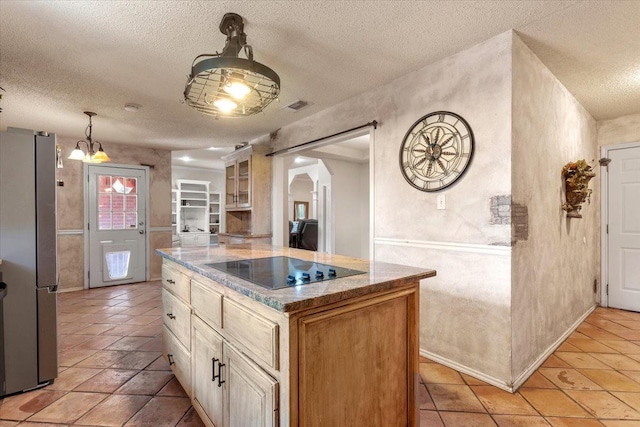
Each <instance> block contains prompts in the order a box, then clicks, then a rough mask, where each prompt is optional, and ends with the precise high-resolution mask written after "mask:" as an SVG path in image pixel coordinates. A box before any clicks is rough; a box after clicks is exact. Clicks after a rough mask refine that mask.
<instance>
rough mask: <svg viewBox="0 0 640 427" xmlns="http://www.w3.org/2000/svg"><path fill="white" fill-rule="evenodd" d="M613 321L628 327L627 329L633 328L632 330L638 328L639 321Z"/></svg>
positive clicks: (639, 325) (639, 328)
mask: <svg viewBox="0 0 640 427" xmlns="http://www.w3.org/2000/svg"><path fill="white" fill-rule="evenodd" d="M615 323H617V324H618V325H622V326H624V327H625V328H629V329H633V330H636V331H638V330H640V322H638V321H633V320H616V321H615Z"/></svg>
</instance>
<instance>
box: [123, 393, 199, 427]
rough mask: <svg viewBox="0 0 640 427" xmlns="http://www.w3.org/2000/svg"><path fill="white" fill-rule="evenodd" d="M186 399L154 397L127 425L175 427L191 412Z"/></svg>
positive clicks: (135, 426) (189, 404) (131, 426)
mask: <svg viewBox="0 0 640 427" xmlns="http://www.w3.org/2000/svg"><path fill="white" fill-rule="evenodd" d="M190 406H191V403H190V402H189V399H187V398H186V397H154V398H152V399H151V400H150V401H149V402H148V403H147V404H146V405H145V406H144V407H143V408H142V409H141V410H140V411H139V412H138V413H136V414H135V415H134V416H133V417H132V418H131V419H130V420H129V421H128V422H127V423H126V424H125V425H126V426H130V427H142V426H145V427H147V426H148V427H165V426H166V427H173V426H175V425H176V424H177V423H178V421H180V419H181V418H182V416H183V415H184V414H185V413H186V412H187V411H188V410H189V407H190Z"/></svg>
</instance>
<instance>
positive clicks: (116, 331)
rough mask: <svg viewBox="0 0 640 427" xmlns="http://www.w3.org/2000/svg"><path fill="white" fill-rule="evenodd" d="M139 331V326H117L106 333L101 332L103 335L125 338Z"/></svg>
mask: <svg viewBox="0 0 640 427" xmlns="http://www.w3.org/2000/svg"><path fill="white" fill-rule="evenodd" d="M139 329H140V326H138V325H118V326H116V327H115V328H111V329H109V330H108V331H106V332H103V335H118V336H120V337H126V336H128V335H129V334H131V333H134V332H136V331H137V330H139Z"/></svg>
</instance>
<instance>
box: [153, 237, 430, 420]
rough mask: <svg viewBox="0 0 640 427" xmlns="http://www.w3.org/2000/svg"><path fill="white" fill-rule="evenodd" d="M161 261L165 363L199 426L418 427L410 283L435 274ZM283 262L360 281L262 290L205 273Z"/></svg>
mask: <svg viewBox="0 0 640 427" xmlns="http://www.w3.org/2000/svg"><path fill="white" fill-rule="evenodd" d="M158 253H159V254H160V255H162V256H163V257H164V259H163V308H164V311H165V315H164V316H163V317H164V323H165V326H164V349H163V354H164V357H165V359H166V360H167V361H168V362H169V363H170V364H171V368H172V369H173V371H174V373H175V375H176V377H177V378H178V380H179V381H180V383H181V384H182V385H183V387H184V389H185V391H186V392H187V394H188V395H189V396H190V397H191V400H192V403H193V405H194V407H195V408H196V410H197V411H198V413H199V415H200V417H201V418H202V420H203V422H204V423H205V424H206V425H208V426H215V427H231V426H234V427H246V426H269V427H271V426H328V425H330V426H342V425H345V426H346V425H349V426H367V427H369V426H384V427H387V426H408V425H409V426H415V425H417V422H418V418H417V408H416V406H415V391H414V390H415V387H416V386H417V385H418V381H419V380H418V375H419V374H418V342H417V340H418V331H417V326H418V283H419V280H420V279H423V278H426V277H431V276H433V275H435V272H434V271H432V270H422V269H416V268H412V267H404V266H398V265H392V264H382V263H369V261H362V260H355V259H354V258H346V257H338V256H330V255H326V254H317V253H316V254H313V253H309V252H308V251H300V250H296V249H289V248H274V247H272V246H269V245H228V246H227V245H225V246H220V247H217V248H216V247H211V248H206V249H205V248H202V249H180V248H174V249H162V250H159V251H158ZM309 254H311V255H309ZM279 255H284V256H290V257H297V258H304V257H306V258H307V259H315V260H316V261H318V262H326V263H333V264H334V265H339V266H344V267H346V268H354V269H359V270H361V271H365V270H366V274H362V275H360V276H351V277H345V278H340V279H336V280H330V281H326V282H322V283H318V284H310V285H303V286H299V287H298V288H300V289H297V290H295V289H293V288H287V289H280V290H267V289H264V288H261V287H260V286H257V285H254V284H252V283H250V282H246V281H244V280H242V279H239V278H235V277H233V276H231V275H228V274H226V273H223V272H222V271H218V270H215V269H213V268H210V267H207V266H206V265H205V264H207V263H211V262H221V261H223V260H227V259H247V258H261V257H268V256H279ZM187 331H188V332H187Z"/></svg>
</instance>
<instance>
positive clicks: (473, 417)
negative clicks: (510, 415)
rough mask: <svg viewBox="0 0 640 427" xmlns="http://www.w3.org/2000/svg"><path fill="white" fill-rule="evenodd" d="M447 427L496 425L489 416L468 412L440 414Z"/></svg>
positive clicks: (487, 426) (493, 426)
mask: <svg viewBox="0 0 640 427" xmlns="http://www.w3.org/2000/svg"><path fill="white" fill-rule="evenodd" d="M440 417H441V418H442V421H443V422H444V425H445V426H446V427H460V426H475V427H495V426H496V423H495V422H493V419H491V417H490V416H489V415H487V414H470V413H468V412H440Z"/></svg>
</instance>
